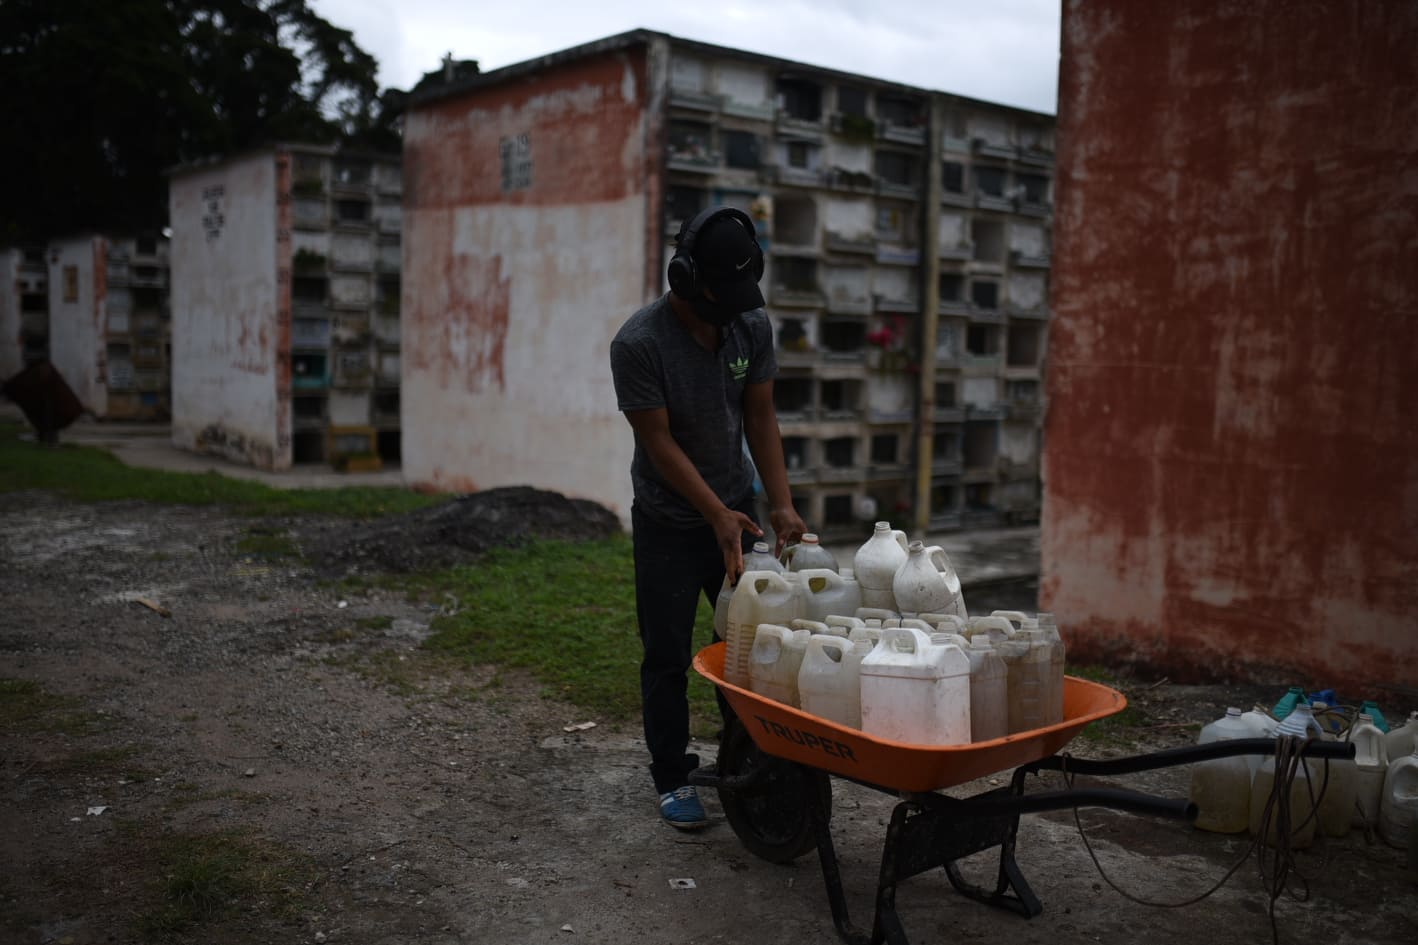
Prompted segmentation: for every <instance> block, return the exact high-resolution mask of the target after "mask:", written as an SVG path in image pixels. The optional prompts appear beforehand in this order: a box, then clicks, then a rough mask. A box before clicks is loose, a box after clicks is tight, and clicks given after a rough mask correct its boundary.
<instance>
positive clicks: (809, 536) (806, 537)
mask: <svg viewBox="0 0 1418 945" xmlns="http://www.w3.org/2000/svg"><path fill="white" fill-rule="evenodd" d="M800 541H802V543H803V544H804V545H815V544H817V535H816V534H815V533H813V532H803V537H802V538H801V539H800Z"/></svg>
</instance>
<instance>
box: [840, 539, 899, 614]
mask: <svg viewBox="0 0 1418 945" xmlns="http://www.w3.org/2000/svg"><path fill="white" fill-rule="evenodd" d="M905 563H906V533H905V532H903V531H901V530H900V529H894V530H893V529H892V527H891V523H890V522H877V523H876V527H875V528H874V530H873V531H872V536H871V537H870V538H868V539H867V540H866V541H865V542H863V543H862V546H861V547H860V548H858V549H857V552H856V554H855V555H854V556H853V557H852V573H853V574H854V575H856V578H857V584H859V585H860V586H861V589H862V606H864V607H876V608H881V609H884V610H891V611H895V610H896V609H897V607H896V596H895V593H894V592H893V591H892V587H891V581H892V579H893V578H895V577H896V571H897V569H898V568H900V567H901V565H903V564H905Z"/></svg>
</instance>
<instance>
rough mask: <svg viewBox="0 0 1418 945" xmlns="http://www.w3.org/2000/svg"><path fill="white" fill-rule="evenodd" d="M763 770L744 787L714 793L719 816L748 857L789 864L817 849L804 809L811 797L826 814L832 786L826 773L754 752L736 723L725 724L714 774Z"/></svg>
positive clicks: (747, 735) (745, 732)
mask: <svg viewBox="0 0 1418 945" xmlns="http://www.w3.org/2000/svg"><path fill="white" fill-rule="evenodd" d="M765 766H767V767H768V769H769V770H768V771H767V772H766V773H765V776H764V778H763V779H762V780H761V781H758V782H757V783H755V784H754V785H752V786H750V787H744V788H740V789H737V790H730V791H725V790H721V791H720V792H719V803H720V805H721V806H722V807H723V808H724V817H725V818H726V819H727V820H728V821H729V826H731V827H732V828H733V829H734V833H735V834H737V835H738V838H739V840H741V841H742V842H743V845H744V846H745V847H746V848H747V849H748V851H749V852H750V853H752V854H753V855H754V856H757V857H759V858H761V859H764V860H767V861H768V862H770V863H791V862H792V861H793V860H795V859H797V858H798V857H800V856H802V855H803V854H805V853H810V852H812V851H813V850H814V849H816V848H817V836H816V834H815V833H814V832H813V824H812V815H811V812H810V810H809V805H810V802H811V800H812V798H813V797H814V793H815V795H816V797H817V800H818V803H819V805H820V808H821V810H822V811H823V813H824V815H825V816H826V818H827V819H829V820H830V819H831V816H832V782H831V779H830V778H828V776H827V775H826V773H824V772H822V771H815V770H813V769H811V768H807V767H805V766H803V765H800V764H795V763H794V762H791V761H784V760H783V759H781V758H774V757H772V756H771V755H766V754H764V753H763V752H761V751H759V749H758V746H757V745H755V744H754V742H753V739H752V738H751V737H750V736H749V734H748V732H747V731H745V730H744V727H743V725H742V724H741V723H739V722H737V721H733V722H730V723H729V724H728V725H727V726H726V728H725V731H724V736H723V742H722V743H721V744H720V746H719V773H720V775H728V776H737V775H748V774H750V773H751V772H753V771H756V770H757V769H759V768H762V767H765Z"/></svg>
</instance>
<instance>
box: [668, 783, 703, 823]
mask: <svg viewBox="0 0 1418 945" xmlns="http://www.w3.org/2000/svg"><path fill="white" fill-rule="evenodd" d="M660 817H661V818H663V819H664V821H665V823H667V824H669V825H670V826H671V827H678V828H679V829H681V830H697V829H698V828H700V827H705V826H708V824H709V817H708V815H706V814H705V813H704V805H703V804H701V803H699V792H698V791H696V790H695V789H694V785H692V784H686V785H685V786H684V787H681V788H675V789H674V790H673V791H670V792H669V793H667V794H661V795H660Z"/></svg>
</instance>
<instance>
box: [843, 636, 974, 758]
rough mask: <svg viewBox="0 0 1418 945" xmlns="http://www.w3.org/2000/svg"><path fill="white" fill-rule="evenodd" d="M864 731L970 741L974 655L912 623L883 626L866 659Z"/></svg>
mask: <svg viewBox="0 0 1418 945" xmlns="http://www.w3.org/2000/svg"><path fill="white" fill-rule="evenodd" d="M861 679H862V731H864V732H866V733H868V734H870V735H875V736H877V737H880V738H888V739H892V740H894V741H899V742H909V743H912V744H916V745H965V744H968V743H969V741H970V660H969V658H968V657H967V656H966V655H965V654H964V653H963V652H962V651H961V649H960V647H958V646H954V645H951V644H946V645H944V646H933V645H932V644H931V642H930V638H929V637H927V636H926V635H925V634H924V633H922V632H921V631H920V630H915V629H912V628H910V627H893V628H891V629H888V630H883V631H882V634H881V639H880V640H879V641H878V642H877V644H876V646H874V647H873V648H872V651H871V652H870V653H868V654H867V655H866V657H865V658H864V659H863V660H862V666H861Z"/></svg>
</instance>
